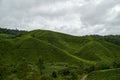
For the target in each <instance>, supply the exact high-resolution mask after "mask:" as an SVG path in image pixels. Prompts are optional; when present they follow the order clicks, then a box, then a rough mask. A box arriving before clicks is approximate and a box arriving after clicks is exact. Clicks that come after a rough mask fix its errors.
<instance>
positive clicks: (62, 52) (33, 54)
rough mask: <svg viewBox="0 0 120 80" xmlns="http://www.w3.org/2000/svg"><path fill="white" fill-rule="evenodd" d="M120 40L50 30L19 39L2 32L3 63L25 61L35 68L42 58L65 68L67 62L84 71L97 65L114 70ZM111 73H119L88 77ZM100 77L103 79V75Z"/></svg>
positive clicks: (119, 56)
mask: <svg viewBox="0 0 120 80" xmlns="http://www.w3.org/2000/svg"><path fill="white" fill-rule="evenodd" d="M119 40H120V38H119V36H112V37H111V36H103V37H102V36H100V37H95V36H81V37H79V36H72V35H68V34H63V33H58V32H53V31H48V30H34V31H30V32H26V33H23V34H21V35H19V36H18V35H17V36H16V35H13V34H5V33H1V34H0V62H1V63H4V64H8V65H17V64H18V63H20V62H21V61H22V59H23V58H25V59H26V60H27V61H28V62H29V63H31V64H34V65H35V64H36V62H37V61H38V60H39V58H42V60H43V61H44V63H45V64H48V63H51V64H59V63H63V64H62V65H63V66H64V64H66V63H67V64H68V65H76V66H78V67H80V69H81V70H83V72H84V70H85V69H86V68H88V69H91V66H93V67H95V69H94V70H96V69H98V68H96V66H97V67H99V66H98V65H97V64H99V65H100V67H102V66H104V67H105V66H107V67H109V68H113V67H114V65H113V64H116V65H119V64H120V63H119V62H120V59H119V58H120V45H119V44H120V41H119ZM103 63H104V65H103ZM118 67H119V66H117V68H118ZM100 69H102V68H100ZM111 71H114V73H115V72H116V70H115V69H114V70H110V71H107V70H106V71H104V72H101V71H98V72H92V73H90V75H89V76H88V80H92V79H94V78H95V77H97V76H99V75H98V74H106V73H108V75H109V73H111ZM93 74H94V75H93ZM100 77H101V79H102V77H103V76H102V75H101V76H100ZM116 78H118V76H116ZM116 78H115V79H114V80H116ZM101 79H96V80H101ZM94 80H95V79H94ZM103 80H108V79H107V78H105V79H103Z"/></svg>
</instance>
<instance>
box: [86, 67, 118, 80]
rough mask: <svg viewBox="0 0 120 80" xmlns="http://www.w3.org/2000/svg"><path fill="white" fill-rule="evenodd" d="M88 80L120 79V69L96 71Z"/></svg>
mask: <svg viewBox="0 0 120 80" xmlns="http://www.w3.org/2000/svg"><path fill="white" fill-rule="evenodd" d="M86 80H120V69H109V70H99V71H94V72H92V73H90V74H89V75H88V77H87V79H86Z"/></svg>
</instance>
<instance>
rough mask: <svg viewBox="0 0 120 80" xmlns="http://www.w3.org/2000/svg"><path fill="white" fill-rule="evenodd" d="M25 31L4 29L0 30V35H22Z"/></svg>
mask: <svg viewBox="0 0 120 80" xmlns="http://www.w3.org/2000/svg"><path fill="white" fill-rule="evenodd" d="M25 32H26V31H23V30H18V29H16V30H13V29H6V28H0V34H12V35H16V36H18V35H21V34H24V33H25Z"/></svg>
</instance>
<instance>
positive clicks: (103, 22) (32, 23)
mask: <svg viewBox="0 0 120 80" xmlns="http://www.w3.org/2000/svg"><path fill="white" fill-rule="evenodd" d="M119 21H120V0H1V1H0V26H1V27H7V28H18V29H25V30H33V29H49V30H54V31H59V32H64V33H68V34H73V35H87V34H101V35H104V34H120V31H119V30H120V23H119Z"/></svg>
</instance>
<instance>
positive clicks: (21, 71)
mask: <svg viewBox="0 0 120 80" xmlns="http://www.w3.org/2000/svg"><path fill="white" fill-rule="evenodd" d="M30 72H31V67H30V65H29V64H28V62H27V60H26V59H25V58H23V59H22V61H21V62H20V63H19V64H18V66H17V76H18V78H19V79H23V80H26V79H27V76H28V74H29V73H30Z"/></svg>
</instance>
